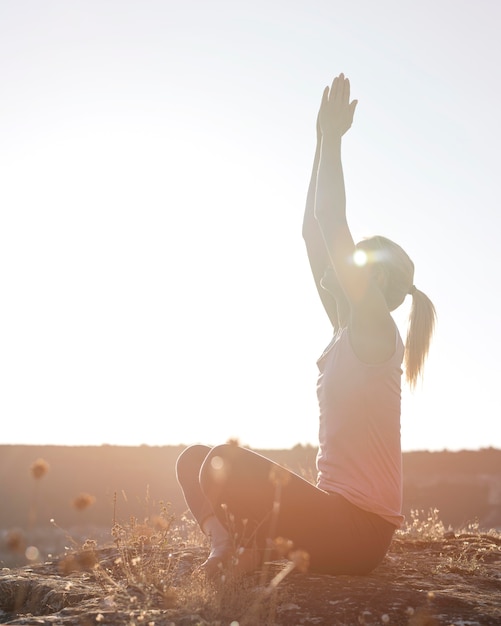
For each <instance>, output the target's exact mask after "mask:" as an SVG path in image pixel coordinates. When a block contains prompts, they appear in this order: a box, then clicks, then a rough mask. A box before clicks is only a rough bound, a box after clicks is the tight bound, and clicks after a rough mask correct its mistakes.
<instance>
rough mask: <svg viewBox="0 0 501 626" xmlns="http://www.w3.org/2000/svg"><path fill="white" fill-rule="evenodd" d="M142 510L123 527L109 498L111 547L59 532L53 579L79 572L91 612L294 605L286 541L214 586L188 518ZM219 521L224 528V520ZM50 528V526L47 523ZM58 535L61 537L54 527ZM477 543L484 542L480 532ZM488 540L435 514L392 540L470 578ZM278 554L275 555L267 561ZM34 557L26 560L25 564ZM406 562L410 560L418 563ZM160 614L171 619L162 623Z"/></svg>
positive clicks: (215, 619) (210, 614)
mask: <svg viewBox="0 0 501 626" xmlns="http://www.w3.org/2000/svg"><path fill="white" fill-rule="evenodd" d="M35 466H36V467H37V468H38V469H36V470H32V473H33V477H34V480H35V482H39V480H40V478H42V477H43V475H44V473H46V471H47V469H48V468H47V467H46V466H45V465H44V464H42V463H37V464H35V465H34V466H33V467H35ZM42 469H43V470H44V471H42ZM270 480H271V481H272V482H273V484H274V485H275V502H274V506H273V511H274V517H273V518H272V520H271V524H270V529H269V536H270V537H274V534H275V533H274V528H275V524H276V518H277V516H278V514H279V511H280V497H281V490H282V488H283V486H284V484H285V482H284V481H286V480H287V474H286V473H284V474H282V473H280V472H278V473H274V474H273V475H272V476H270ZM92 503H93V499H92V496H90V495H89V494H79V495H77V496H76V498H75V500H74V507H75V508H76V509H77V510H82V509H85V508H87V507H88V506H91V505H92ZM144 504H145V506H144V508H145V512H146V513H145V515H144V517H143V518H141V519H137V518H131V519H128V520H127V521H123V520H120V519H119V515H118V511H117V499H116V498H115V511H114V523H113V525H112V528H111V537H112V542H111V543H110V544H109V545H101V546H100V545H98V543H97V542H96V541H95V540H92V539H87V540H84V541H79V540H78V539H75V538H74V537H72V536H71V535H70V534H69V533H66V538H67V542H66V543H67V546H68V547H67V548H66V549H65V551H64V553H63V554H61V555H60V556H59V557H58V558H57V559H56V562H57V571H58V573H59V575H60V576H61V577H72V576H75V575H79V574H80V575H81V574H83V573H84V574H85V575H86V576H88V577H90V579H92V580H93V581H94V582H95V583H97V585H98V588H99V589H100V593H101V604H100V606H101V607H105V609H106V610H109V611H110V612H114V611H115V612H116V611H122V612H130V614H132V613H133V614H134V616H135V617H134V622H132V621H131V623H135V624H138V623H139V624H141V623H145V624H148V626H154V624H155V623H156V621H158V623H162V624H168V623H172V624H175V623H176V620H178V619H181V616H184V617H183V619H184V618H188V617H189V619H190V620H191V621H189V622H186V623H190V624H191V623H193V624H200V625H205V626H221V625H230V626H254V625H257V624H259V625H263V626H267V625H268V626H272V625H273V624H277V623H283V622H280V621H277V611H278V610H279V608H280V607H284V606H294V602H295V600H296V599H295V598H294V597H291V596H290V594H291V590H290V588H289V587H288V586H287V585H284V584H283V581H284V580H285V579H286V578H287V577H289V576H290V574H291V573H292V572H295V571H299V572H306V571H307V569H308V555H307V554H305V553H304V552H300V551H296V550H295V549H294V546H293V545H292V544H291V542H290V541H288V540H287V539H286V538H280V537H278V538H276V537H274V541H273V544H271V543H270V546H269V550H270V552H269V553H268V554H267V555H265V559H264V564H263V566H262V567H261V568H260V569H259V571H256V572H255V573H253V574H250V575H246V576H244V577H242V576H238V575H236V574H235V573H234V571H233V570H232V568H231V565H230V567H229V568H228V569H226V570H225V571H224V572H223V571H222V572H221V576H220V577H219V578H218V579H217V580H208V579H207V578H206V576H205V575H204V573H203V572H202V571H201V570H200V569H199V565H200V564H201V563H202V562H203V561H204V559H205V558H206V556H207V554H208V552H209V549H210V546H209V544H208V541H207V538H206V537H205V536H204V535H203V534H202V532H201V531H200V529H199V527H198V525H197V524H196V523H195V521H194V520H193V519H192V518H191V516H190V515H189V514H183V515H181V516H177V515H176V514H175V512H173V511H172V507H171V505H170V504H169V503H163V502H159V503H154V502H151V501H150V498H149V493H148V490H147V492H146V497H145V503H144ZM228 515H229V517H228V522H229V524H230V526H231V522H232V520H231V515H230V514H228ZM53 525H54V526H55V527H56V528H57V525H56V524H55V522H53ZM59 531H61V532H64V531H63V529H59ZM471 537H474V538H475V542H474V543H475V546H474V547H473V544H472V542H471V541H468V540H467V539H468V538H471ZM483 537H484V538H486V535H485V533H484V535H483ZM451 538H452V539H454V540H455V541H454V542H453V543H451V542H448V540H449V539H451ZM462 538H464V541H463V542H461V540H462ZM491 538H492V539H493V541H488V540H486V541H485V547H482V543H481V540H482V535H481V534H480V533H479V529H478V526H477V525H475V524H471V525H469V526H468V527H467V528H465V529H463V530H461V531H456V532H453V531H452V529H446V528H445V527H444V525H443V523H442V522H441V520H440V517H439V511H438V510H437V509H432V510H430V511H428V512H424V511H417V510H416V511H413V512H412V514H411V516H410V519H409V521H408V522H407V524H406V526H405V527H404V528H403V529H402V530H400V531H398V532H397V534H396V539H397V545H398V546H401V547H402V548H401V549H402V553H403V551H404V550H406V546H410V545H412V546H416V545H420V544H422V545H425V544H426V545H427V546H430V545H431V546H435V548H434V550H435V552H436V553H438V554H439V555H440V559H439V560H438V561H437V560H434V561H433V563H431V562H430V563H429V564H428V563H427V562H426V560H425V559H424V558H423V560H422V562H419V568H420V569H421V571H422V572H423V573H424V574H425V575H429V576H430V578H433V577H436V576H442V575H451V574H459V575H462V576H472V577H473V576H475V575H477V574H479V573H482V568H484V567H485V564H486V563H488V562H489V557H490V556H492V555H493V550H494V549H496V546H499V545H500V544H501V536H500V535H499V533H497V532H495V531H492V533H491ZM242 539H243V538H242ZM245 539H246V540H247V539H248V538H245ZM458 545H459V546H460V547H459V549H458ZM479 546H480V547H479ZM32 547H33V548H35V549H36V547H34V546H32ZM4 549H6V550H7V551H10V552H12V553H15V554H21V553H22V552H23V551H24V550H25V549H26V540H25V537H24V536H23V534H22V533H21V532H20V531H16V530H13V531H11V532H10V533H9V534H7V536H6V540H5V545H4ZM241 551H242V542H241V540H240V541H235V545H234V554H233V562H234V563H235V564H238V559H239V557H240V555H241V553H242V552H241ZM40 552H41V551H40ZM272 554H273V558H274V560H273V561H272V560H271V556H272ZM277 554H278V555H279V558H276V555H277ZM392 558H393V559H395V560H396V561H398V559H399V552H398V551H397V552H394V556H390V559H392ZM33 561H34V559H31V560H30V562H31V563H32V562H33ZM414 562H415V563H417V559H415V561H414ZM399 567H400V570H399V571H400V576H405V575H406V570H405V567H408V565H405V563H404V566H403V567H402V566H400V565H399ZM413 567H414V565H413ZM427 568H428V569H427ZM430 594H431V595H429V597H428V602H429V603H430V604H431V603H432V601H433V594H432V592H430ZM104 613H105V611H104V610H103V611H102V612H101V613H98V614H97V615H96V617H95V622H97V623H100V622H105V621H106V619H105V616H104ZM367 615H368V613H367V611H365V612H364V611H361V612H360V613H359V617H358V623H360V624H368V623H372V622H370V620H369V617H368V616H367ZM406 615H407V617H406V621H407V623H408V624H409V626H426V625H431V624H436V623H437V622H436V621H433V619H434V618H432V617H431V614H430V612H429V611H428V609H427V606H424V607H421V608H420V609H419V611H415V610H414V609H413V608H411V607H408V609H407V614H406ZM160 616H161V619H160ZM169 616H171V617H169ZM387 617H388V615H387V614H386V613H383V614H382V615H381V617H380V621H379V623H383V624H384V623H390V622H389V617H388V619H386V618H387ZM166 618H167V619H172V621H171V622H169V621H167V622H166V621H165V619H166ZM178 623H180V622H178Z"/></svg>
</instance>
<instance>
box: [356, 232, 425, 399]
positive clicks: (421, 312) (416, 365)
mask: <svg viewBox="0 0 501 626" xmlns="http://www.w3.org/2000/svg"><path fill="white" fill-rule="evenodd" d="M357 248H358V249H359V250H363V251H364V252H365V253H366V255H367V258H368V261H369V262H372V263H378V264H379V265H380V267H381V268H382V269H383V271H384V273H385V277H386V281H385V286H384V289H383V294H384V297H385V299H386V303H387V304H388V308H389V309H390V311H394V310H395V309H396V308H398V307H399V306H400V305H401V304H402V303H403V301H404V300H405V297H406V296H407V295H409V294H410V295H411V296H412V306H411V310H410V313H409V321H408V327H407V337H406V340H405V352H404V367H405V378H406V380H407V382H408V383H409V385H410V387H411V388H414V387H415V386H416V383H417V380H418V378H419V377H420V376H422V373H423V367H424V362H425V360H426V357H427V355H428V351H429V349H430V343H431V338H432V335H433V331H434V329H435V321H436V317H437V314H436V311H435V307H434V305H433V303H432V301H431V300H430V299H429V298H428V296H427V295H426V294H425V293H424V292H422V291H421V290H420V289H416V287H415V286H414V263H413V262H412V260H411V258H410V257H409V255H408V254H407V253H406V252H405V250H403V248H401V247H400V246H399V245H398V244H396V243H395V242H393V241H391V239H387V238H386V237H382V236H380V235H376V236H374V237H368V238H367V239H363V240H362V241H361V242H360V243H359V244H357Z"/></svg>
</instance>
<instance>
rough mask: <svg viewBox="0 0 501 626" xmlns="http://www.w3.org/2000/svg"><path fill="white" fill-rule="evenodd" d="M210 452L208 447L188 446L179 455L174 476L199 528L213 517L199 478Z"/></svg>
mask: <svg viewBox="0 0 501 626" xmlns="http://www.w3.org/2000/svg"><path fill="white" fill-rule="evenodd" d="M210 451H211V449H210V448H209V447H208V446H200V445H194V446H190V447H189V448H186V450H184V451H183V452H182V453H181V455H180V456H179V458H178V460H177V463H176V476H177V480H178V482H179V484H180V486H181V489H182V490H183V495H184V499H185V501H186V504H187V505H188V508H189V509H190V511H191V512H192V513H193V517H194V518H195V519H196V520H197V522H198V523H199V524H200V526H201V525H202V522H203V521H204V519H205V518H206V517H209V516H210V515H214V511H213V510H212V506H211V504H210V502H209V501H208V500H207V498H206V497H205V495H204V493H203V492H202V488H201V487H200V478H199V476H200V468H201V467H202V463H203V462H204V460H205V457H206V456H207V455H208V454H209V452H210Z"/></svg>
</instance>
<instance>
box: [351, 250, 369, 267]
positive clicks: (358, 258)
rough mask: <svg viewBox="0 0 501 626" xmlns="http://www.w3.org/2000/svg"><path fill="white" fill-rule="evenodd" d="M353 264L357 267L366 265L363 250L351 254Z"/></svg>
mask: <svg viewBox="0 0 501 626" xmlns="http://www.w3.org/2000/svg"><path fill="white" fill-rule="evenodd" d="M353 263H355V265H357V266H358V267H363V266H364V265H366V263H367V253H366V252H365V251H364V250H355V252H354V253H353Z"/></svg>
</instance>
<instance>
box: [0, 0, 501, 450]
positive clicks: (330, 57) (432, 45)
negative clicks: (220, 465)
mask: <svg viewBox="0 0 501 626" xmlns="http://www.w3.org/2000/svg"><path fill="white" fill-rule="evenodd" d="M500 19H501V5H500V4H498V3H496V2H492V0H476V1H475V2H472V1H470V0H421V1H420V2H411V1H407V0H380V1H379V2H373V1H372V0H351V2H343V3H341V2H332V0H313V1H312V0H302V1H299V0H289V1H288V2H284V1H278V0H276V1H273V0H271V1H270V0H266V1H264V0H253V2H239V1H238V0H237V1H230V0H228V1H226V2H223V1H220V0H214V1H212V2H205V1H203V0H197V1H195V0H183V2H176V1H175V0H163V1H160V0H157V1H155V0H142V1H139V0H137V1H132V0H72V1H71V2H68V1H67V0H60V1H56V0H47V1H46V2H39V1H38V0H31V1H27V0H4V1H3V2H1V3H0V70H1V83H0V84H1V87H0V90H1V97H0V138H1V139H0V160H1V161H0V206H1V213H0V263H1V266H0V267H1V274H0V289H1V307H0V376H1V390H0V416H1V417H0V419H1V425H2V427H1V434H0V439H1V441H0V443H7V444H10V443H12V444H68V445H100V444H102V443H109V444H116V445H139V444H148V445H174V444H178V443H185V444H189V443H195V442H206V443H209V444H212V443H219V442H222V441H226V440H227V439H228V438H229V437H235V438H238V439H239V440H240V441H241V443H242V444H244V445H250V446H252V447H257V448H287V447H290V446H293V445H295V444H296V443H303V444H306V443H311V444H313V445H316V443H317V428H318V412H317V404H316V376H317V369H316V363H315V362H316V359H317V357H318V356H319V355H320V353H321V352H322V350H323V348H324V347H325V345H326V344H327V343H328V341H329V340H330V337H331V331H330V328H329V325H328V322H327V318H326V316H325V314H324V312H323V310H322V308H321V305H320V303H319V301H318V300H317V296H316V292H315V289H314V286H313V282H312V280H311V278H310V275H309V268H308V264H307V260H306V254H305V250H304V245H303V241H302V239H301V221H302V213H303V208H304V200H305V197H306V190H307V186H308V181H309V177H310V169H311V163H312V159H313V152H314V148H315V120H316V115H317V109H318V105H319V102H320V97H321V94H322V90H323V88H324V86H325V85H327V84H330V82H331V80H332V78H333V77H334V76H335V75H337V74H338V73H339V72H345V74H346V75H347V76H348V77H349V78H350V80H351V85H352V95H353V97H354V98H357V99H358V100H359V104H358V107H357V111H356V114H355V121H354V125H353V127H352V129H351V130H350V131H349V133H348V134H347V135H346V137H345V139H344V147H343V160H344V169H345V177H346V186H347V196H348V215H349V222H350V225H351V228H352V231H353V235H354V237H355V238H356V239H359V238H361V237H363V236H366V235H371V234H377V233H380V234H383V235H386V236H388V237H390V238H392V239H394V240H396V241H397V242H398V243H400V244H401V245H402V246H403V247H404V248H405V249H406V250H407V251H408V253H409V254H410V256H411V257H412V258H413V260H414V262H415V265H416V276H415V283H416V285H417V286H418V287H419V288H420V289H422V290H423V291H425V292H426V293H427V294H428V295H429V296H430V297H431V298H432V300H433V301H434V303H435V305H436V308H437V311H438V316H439V317H438V326H437V332H436V336H435V340H434V343H433V345H432V349H431V353H430V357H429V360H428V363H427V367H426V371H425V379H424V381H423V383H422V384H420V385H419V386H418V388H417V390H416V391H415V392H413V393H410V392H409V391H408V390H407V389H406V388H404V391H403V398H402V444H403V449H404V450H417V449H420V450H422V449H429V450H441V449H449V450H458V449H476V448H480V447H488V446H493V447H497V448H500V447H501V421H500V419H499V418H500V406H499V400H498V390H499V384H500V383H499V381H500V379H501V365H500V359H499V355H498V352H497V351H498V349H499V348H500V344H501V342H500V340H501V330H500V325H499V321H498V319H499V305H500V302H501V299H500V292H499V288H500V287H499V286H500V281H499V267H500V263H499V236H500V235H499V233H500V227H501V223H500V222H501V220H500V218H499V210H500V206H501V205H500V186H499V146H500V145H501V124H500V123H499V110H500V105H501V84H500V83H501V73H500V70H499V63H500V61H501V39H500V37H499V27H500V23H501V21H500ZM406 316H407V309H406V307H405V305H404V307H403V310H402V311H399V313H398V314H397V315H396V319H397V322H398V323H399V325H400V327H401V330H402V332H405V320H406Z"/></svg>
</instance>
